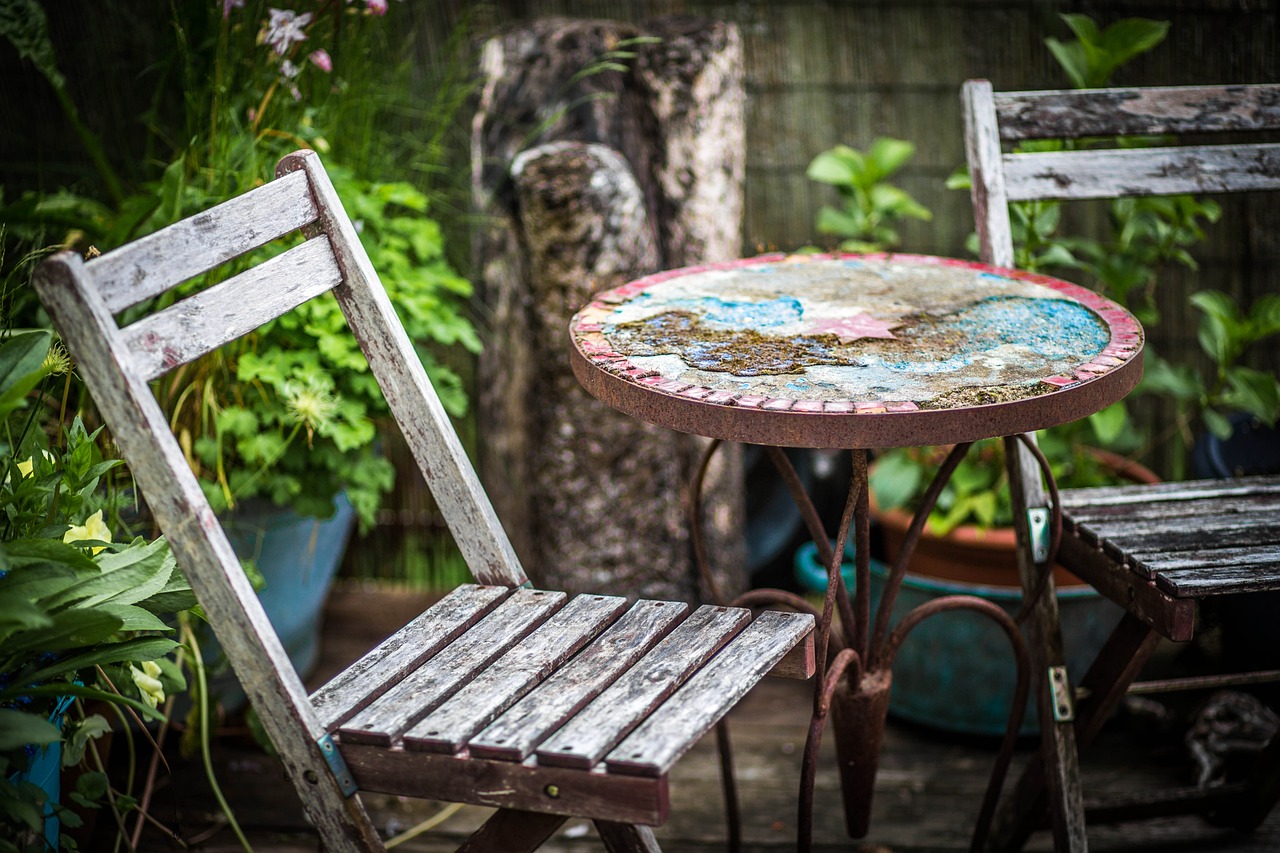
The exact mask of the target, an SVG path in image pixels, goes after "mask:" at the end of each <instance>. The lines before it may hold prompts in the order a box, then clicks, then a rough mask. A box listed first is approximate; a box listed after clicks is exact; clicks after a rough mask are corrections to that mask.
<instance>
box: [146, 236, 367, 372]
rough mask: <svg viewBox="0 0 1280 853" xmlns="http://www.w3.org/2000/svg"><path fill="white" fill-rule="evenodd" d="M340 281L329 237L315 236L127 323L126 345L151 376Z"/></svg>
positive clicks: (282, 311) (212, 348)
mask: <svg viewBox="0 0 1280 853" xmlns="http://www.w3.org/2000/svg"><path fill="white" fill-rule="evenodd" d="M341 281H342V273H341V272H340V271H339V269H338V264H337V261H335V260H334V257H333V251H332V250H331V249H330V247H329V241H328V240H327V239H325V238H324V237H317V238H315V239H313V240H308V241H306V242H305V243H302V244H301V245H298V246H294V247H293V248H292V249H289V250H288V251H287V252H284V253H282V254H280V255H277V256H276V257H274V258H271V259H270V260H268V261H264V262H263V263H261V264H259V265H257V266H256V267H253V268H252V269H249V270H246V271H245V272H242V273H240V274H239V275H237V276H234V277H232V278H229V279H227V280H226V281H223V282H220V283H218V284H216V285H214V286H213V287H210V288H209V289H208V290H204V291H201V292H200V293H197V294H195V295H194V296H189V297H187V298H186V299H183V300H181V301H180V302H176V303H174V304H173V305H170V306H169V307H168V308H166V309H165V310H163V311H160V312H158V313H156V314H152V315H150V316H149V317H145V318H143V319H142V320H139V321H138V322H136V323H134V324H133V325H131V326H127V327H125V329H124V330H123V332H124V337H125V344H126V345H127V346H128V348H129V351H130V353H131V355H132V356H133V360H134V365H135V366H136V368H137V369H138V370H139V372H141V373H142V375H143V378H145V379H147V380H151V379H155V378H156V377H158V376H163V375H164V374H165V373H167V372H168V371H170V370H172V369H173V368H175V367H177V366H179V365H182V364H186V363H187V362H189V361H194V360H195V359H197V358H199V357H200V356H202V355H204V354H205V353H209V352H212V351H213V350H215V349H217V348H218V347H220V346H222V345H223V344H225V343H227V342H228V341H233V340H235V339H236V338H239V337H241V336H242V335H245V334H248V333H249V332H252V331H253V330H254V329H256V328H258V327H259V326H261V325H262V324H263V323H266V322H267V321H268V320H274V319H275V318H276V317H279V316H280V315H281V314H284V313H285V312H287V311H290V310H292V309H294V308H296V307H298V306H299V305H301V304H302V303H304V302H306V301H307V300H309V299H311V298H313V297H316V296H319V295H320V294H321V293H324V292H325V291H326V290H330V289H332V288H333V287H335V286H336V285H338V284H339V283H341Z"/></svg>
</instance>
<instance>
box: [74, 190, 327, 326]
mask: <svg viewBox="0 0 1280 853" xmlns="http://www.w3.org/2000/svg"><path fill="white" fill-rule="evenodd" d="M316 216H317V212H316V205H315V201H314V200H313V199H312V197H311V189H310V187H309V186H308V184H307V176H306V175H305V174H303V173H301V172H298V173H294V174H292V175H285V176H284V177H282V178H278V179H276V180H274V181H272V182H270V183H268V184H264V185H263V186H260V187H257V188H256V189H253V190H251V191H249V192H247V193H245V194H244V195H240V196H237V197H235V198H233V199H231V200H230V201H224V202H223V203H222V204H219V205H217V206H215V207H211V208H209V209H208V210H206V211H205V212H203V213H200V214H197V215H196V216H192V217H190V218H189V219H184V220H182V221H181V222H176V223H174V224H173V225H170V226H168V227H166V228H162V229H160V230H159V231H156V232H155V233H153V234H148V235H147V236H146V237H142V238H140V239H138V240H135V241H134V242H132V243H130V244H129V245H127V246H121V247H120V248H118V249H113V250H112V251H110V252H107V253H106V254H105V255H102V256H101V257H98V258H94V259H93V260H91V261H89V262H88V263H87V264H85V269H86V271H87V272H88V273H89V274H90V275H91V276H92V277H93V281H94V283H95V284H96V285H97V287H98V291H99V294H100V295H101V297H102V300H103V301H104V302H105V303H106V305H107V309H108V310H109V311H110V312H111V313H112V314H116V313H118V312H120V311H123V310H124V309H126V308H128V307H130V306H133V305H137V304H138V303H139V302H145V301H146V300H148V299H150V298H151V297H153V296H158V295H159V294H161V293H163V292H164V291H166V290H168V289H169V288H170V287H173V286H174V285H175V284H181V283H182V282H184V281H186V280H187V279H190V278H195V277H196V276H198V275H200V274H201V273H204V272H208V271H209V270H211V269H213V268H214V267H216V266H218V265H219V264H223V263H226V262H227V261H229V260H231V259H232V258H236V257H239V256H240V255H243V254H244V253H245V252H248V251H251V250H253V249H256V248H258V247H259V246H265V245H266V244H267V243H270V242H271V241H272V240H275V239H277V238H279V237H283V236H284V235H285V234H288V233H290V232H291V231H296V230H298V229H299V228H302V227H303V226H305V225H308V224H310V223H312V222H314V221H315V219H316Z"/></svg>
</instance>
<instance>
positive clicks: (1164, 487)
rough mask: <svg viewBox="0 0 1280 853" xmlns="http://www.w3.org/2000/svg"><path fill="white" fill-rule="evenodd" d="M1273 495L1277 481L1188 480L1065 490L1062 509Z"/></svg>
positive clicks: (1277, 491)
mask: <svg viewBox="0 0 1280 853" xmlns="http://www.w3.org/2000/svg"><path fill="white" fill-rule="evenodd" d="M1249 495H1274V496H1277V497H1280V477H1240V478H1237V479H1234V480H1191V481H1187V482H1174V483H1157V484H1155V485H1150V486H1149V485H1146V484H1142V485H1131V486H1096V487H1093V488H1088V489H1065V490H1063V492H1062V508H1063V509H1065V510H1067V511H1069V512H1074V511H1075V510H1077V509H1081V508H1085V507H1090V508H1097V507H1104V506H1121V505H1126V504H1127V505H1145V504H1150V503H1154V502H1157V501H1158V502H1160V503H1162V504H1169V503H1173V502H1178V501H1198V500H1206V499H1213V498H1229V497H1245V496H1249Z"/></svg>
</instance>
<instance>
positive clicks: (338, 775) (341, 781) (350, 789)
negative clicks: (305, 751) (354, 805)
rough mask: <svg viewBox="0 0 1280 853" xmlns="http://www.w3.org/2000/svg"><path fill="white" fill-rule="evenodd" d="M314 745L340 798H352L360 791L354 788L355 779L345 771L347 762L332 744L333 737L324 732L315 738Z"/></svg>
mask: <svg viewBox="0 0 1280 853" xmlns="http://www.w3.org/2000/svg"><path fill="white" fill-rule="evenodd" d="M316 745H317V746H319V747H320V754H321V755H322V756H324V762H325V764H327V765H329V772H330V773H332V774H333V778H334V779H335V780H336V781H337V783H338V788H339V789H340V790H341V791H342V796H344V797H348V798H349V797H354V796H355V795H356V792H357V791H359V790H360V789H359V788H358V787H357V786H356V780H355V777H354V776H352V775H351V771H350V770H349V769H347V762H345V761H343V759H342V753H341V752H340V751H339V750H338V745H337V744H335V743H334V742H333V737H332V736H331V735H330V734H329V733H328V732H326V733H325V734H322V735H320V737H318V738H316Z"/></svg>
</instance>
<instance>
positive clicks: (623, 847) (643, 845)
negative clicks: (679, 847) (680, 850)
mask: <svg viewBox="0 0 1280 853" xmlns="http://www.w3.org/2000/svg"><path fill="white" fill-rule="evenodd" d="M596 832H598V833H600V840H601V841H603V842H604V849H605V850H608V851H609V853H662V848H661V847H659V846H658V839H656V838H654V837H653V830H652V829H650V828H649V827H647V826H636V825H635V824H631V823H613V822H612V821H608V820H598V821H596Z"/></svg>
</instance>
